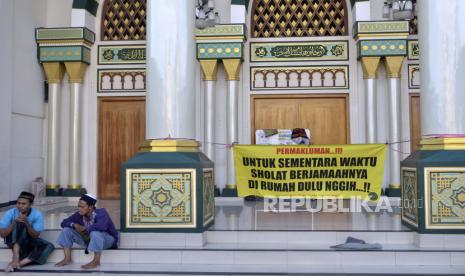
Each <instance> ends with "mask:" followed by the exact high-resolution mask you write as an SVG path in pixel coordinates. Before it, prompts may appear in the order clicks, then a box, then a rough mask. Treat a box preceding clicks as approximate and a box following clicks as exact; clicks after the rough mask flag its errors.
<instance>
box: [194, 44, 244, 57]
mask: <svg viewBox="0 0 465 276" xmlns="http://www.w3.org/2000/svg"><path fill="white" fill-rule="evenodd" d="M242 57H243V56H242V43H197V59H231V58H240V59H242Z"/></svg>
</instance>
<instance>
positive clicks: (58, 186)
mask: <svg viewBox="0 0 465 276" xmlns="http://www.w3.org/2000/svg"><path fill="white" fill-rule="evenodd" d="M58 188H60V185H58V184H47V189H58Z"/></svg>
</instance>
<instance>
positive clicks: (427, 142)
mask: <svg viewBox="0 0 465 276" xmlns="http://www.w3.org/2000/svg"><path fill="white" fill-rule="evenodd" d="M420 145H421V148H420V149H421V150H465V138H423V139H422V140H421V141H420Z"/></svg>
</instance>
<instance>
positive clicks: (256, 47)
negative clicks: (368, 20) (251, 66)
mask: <svg viewBox="0 0 465 276" xmlns="http://www.w3.org/2000/svg"><path fill="white" fill-rule="evenodd" d="M328 60H348V41H315V42H274V43H266V42H255V43H254V42H252V43H251V46H250V61H252V62H265V61H266V62H269V61H273V62H276V61H328Z"/></svg>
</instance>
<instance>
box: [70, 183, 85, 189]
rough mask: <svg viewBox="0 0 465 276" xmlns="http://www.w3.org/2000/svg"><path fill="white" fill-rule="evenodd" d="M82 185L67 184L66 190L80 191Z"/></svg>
mask: <svg viewBox="0 0 465 276" xmlns="http://www.w3.org/2000/svg"><path fill="white" fill-rule="evenodd" d="M81 187H82V185H81V184H69V185H68V189H73V190H78V189H81Z"/></svg>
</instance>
